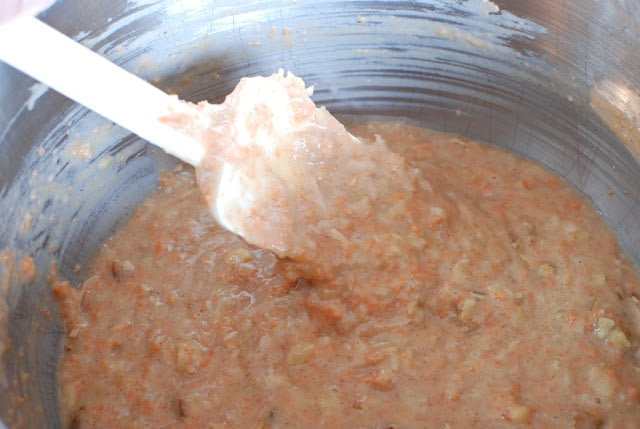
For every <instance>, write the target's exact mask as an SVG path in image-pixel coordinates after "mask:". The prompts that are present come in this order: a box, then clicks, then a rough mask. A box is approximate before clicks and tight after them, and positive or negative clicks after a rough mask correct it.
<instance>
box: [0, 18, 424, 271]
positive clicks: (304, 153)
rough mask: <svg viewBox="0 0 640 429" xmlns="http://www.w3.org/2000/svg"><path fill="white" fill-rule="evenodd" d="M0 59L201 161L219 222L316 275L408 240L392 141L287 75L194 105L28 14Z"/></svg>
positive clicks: (8, 36) (411, 186) (202, 179)
mask: <svg viewBox="0 0 640 429" xmlns="http://www.w3.org/2000/svg"><path fill="white" fill-rule="evenodd" d="M0 59H1V60H4V61H6V62H7V63H9V64H11V65H13V66H14V67H16V68H18V69H20V70H22V71H23V72H25V73H27V74H28V75H30V76H32V77H34V78H35V79H37V80H39V81H41V82H43V83H45V84H47V85H49V86H50V87H51V88H53V89H55V90H57V91H59V92H60V93H62V94H64V95H66V96H68V97H69V98H71V99H73V100H75V101H76V102H78V103H80V104H83V105H84V106H86V107H88V108H89V109H91V110H93V111H95V112H97V113H99V114H100V115H102V116H104V117H105V118H108V119H110V120H112V121H113V122H115V123H117V124H119V125H121V126H123V127H125V128H127V129H128V130H130V131H132V132H134V133H135V134H137V135H138V136H140V137H142V138H143V139H145V140H148V141H149V142H150V143H153V144H155V145H157V146H159V147H161V148H162V149H164V150H165V151H166V152H168V153H170V154H172V155H175V156H176V157H178V158H180V159H181V160H183V161H185V162H187V163H189V164H191V165H193V166H195V167H196V171H197V173H198V183H199V186H200V189H201V190H202V192H203V194H204V195H205V198H206V200H207V203H208V204H209V207H210V208H211V211H212V213H213V215H214V216H215V217H216V219H217V220H218V222H219V223H220V224H221V225H222V226H224V227H225V228H227V229H228V230H230V231H232V232H234V233H236V234H238V235H240V236H242V237H243V238H244V239H245V240H247V241H248V242H250V243H252V244H254V245H257V246H260V247H264V248H267V249H270V250H272V251H274V252H275V253H276V254H278V255H279V256H283V257H284V256H288V257H291V258H294V259H297V260H299V261H302V262H305V263H307V264H308V265H309V266H310V267H312V270H315V271H316V273H312V275H315V274H318V275H320V276H325V277H326V276H328V275H331V273H332V272H333V271H334V270H335V269H337V268H339V267H341V266H344V265H345V264H357V265H365V266H369V265H370V264H371V263H373V262H374V261H373V262H372V261H370V259H371V255H370V252H369V247H368V246H370V245H371V244H370V243H371V242H373V241H376V240H377V241H379V242H381V243H385V244H384V245H385V246H388V245H391V244H390V243H391V242H392V241H393V240H394V239H392V238H389V237H386V236H385V237H386V238H384V240H382V239H380V237H379V235H380V231H383V232H386V231H395V233H394V234H387V235H390V236H393V237H396V238H395V239H397V240H405V239H407V237H408V236H409V235H410V234H411V231H410V230H409V229H408V228H409V227H410V226H411V225H412V223H413V222H414V220H412V218H411V215H410V212H408V211H407V210H406V207H405V206H406V205H407V204H408V203H409V202H410V201H412V199H413V198H412V195H413V193H414V190H415V188H416V183H417V182H416V180H417V176H416V174H415V172H414V171H413V170H412V169H411V168H409V166H408V165H407V164H406V162H405V161H404V159H403V158H402V157H400V156H399V155H397V154H395V153H393V152H392V151H390V150H389V149H388V148H387V147H386V145H385V144H384V142H382V141H377V142H375V143H365V142H363V141H361V140H360V139H358V138H356V137H354V136H352V135H351V134H350V133H349V132H347V130H346V129H345V128H344V126H343V125H342V124H341V123H340V122H339V121H338V120H337V119H336V118H334V117H333V116H332V115H331V114H330V113H329V112H328V111H327V110H325V109H323V108H317V107H316V105H315V104H314V103H313V101H312V100H311V99H310V95H311V92H312V91H311V90H309V89H307V88H306V87H305V84H304V82H303V81H302V80H301V79H299V78H297V77H295V76H293V75H291V74H289V75H286V76H285V75H284V73H283V72H280V73H278V74H275V75H273V76H271V77H268V78H265V77H256V78H250V79H242V80H241V82H240V83H239V84H238V86H237V87H236V89H235V90H234V91H233V92H232V93H231V94H230V95H229V96H228V97H227V99H226V100H225V102H224V103H223V104H221V105H213V104H208V103H200V104H198V105H194V104H190V103H186V102H183V101H180V100H178V98H177V97H173V96H169V95H167V94H166V93H164V92H162V91H160V90H159V89H157V88H155V87H153V86H152V85H150V84H148V83H147V82H145V81H143V80H141V79H139V78H137V77H136V76H134V75H132V74H130V73H128V72H126V71H124V70H123V69H121V68H119V67H117V66H116V65H114V64H112V63H111V62H109V61H108V60H106V59H104V58H102V57H100V56H99V55H97V54H95V53H93V52H92V51H90V50H89V49H87V48H85V47H83V46H81V45H79V44H78V43H76V42H74V41H73V40H71V39H69V38H67V37H66V36H64V35H62V34H61V33H59V32H57V31H56V30H53V29H52V28H50V27H48V26H47V25H45V24H44V23H42V22H40V21H38V20H37V19H35V18H32V17H24V18H19V19H16V20H14V21H12V22H11V23H9V24H6V25H3V26H0ZM374 214H375V215H376V216H375V217H374V216H373V215H374Z"/></svg>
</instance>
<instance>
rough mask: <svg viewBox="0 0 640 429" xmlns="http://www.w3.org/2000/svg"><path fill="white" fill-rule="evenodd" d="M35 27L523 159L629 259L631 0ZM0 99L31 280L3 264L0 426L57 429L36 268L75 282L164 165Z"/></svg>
mask: <svg viewBox="0 0 640 429" xmlns="http://www.w3.org/2000/svg"><path fill="white" fill-rule="evenodd" d="M41 18H42V19H43V20H45V21H47V22H49V23H50V24H51V25H53V26H54V27H56V28H58V29H60V30H62V31H63V32H65V33H67V34H69V35H70V36H72V37H74V38H75V39H76V40H78V41H80V42H82V43H84V44H85V45H87V46H89V47H91V48H92V49H94V50H96V51H98V52H99V53H101V54H102V55H104V56H106V57H108V58H109V59H111V60H113V61H115V62H116V63H118V64H120V65H122V66H123V67H125V68H127V69H129V70H132V71H135V72H136V73H138V74H140V75H141V76H142V77H144V78H145V79H148V80H150V81H153V82H154V83H155V84H157V85H158V86H159V87H161V88H163V89H166V90H169V91H172V92H175V93H178V94H179V95H180V96H181V97H183V98H186V99H189V100H201V99H205V98H206V99H208V100H210V101H213V102H219V101H221V100H222V98H223V96H224V95H225V94H226V93H228V92H229V91H230V90H231V89H232V87H233V86H234V85H235V84H236V82H237V81H238V79H239V78H240V77H242V76H246V75H256V74H270V73H272V72H274V71H276V70H277V69H278V68H284V69H288V70H291V71H293V72H294V73H296V74H297V75H300V76H302V77H303V78H304V79H305V80H306V81H307V83H308V84H312V85H315V88H316V92H315V96H314V98H315V100H316V102H317V103H318V104H320V105H325V106H327V107H328V108H329V109H330V110H331V111H332V112H334V113H335V114H337V115H338V116H339V117H343V118H353V117H355V118H362V117H371V116H376V117H402V118H407V119H409V120H412V121H415V122H417V123H420V124H423V125H426V126H429V127H433V128H436V129H440V130H443V131H451V132H457V133H462V134H465V135H467V136H470V137H474V138H478V139H480V140H483V141H486V142H487V143H489V144H492V145H496V146H499V147H502V148H505V149H507V150H510V151H513V152H515V153H518V154H520V155H522V156H525V157H528V158H531V159H533V160H536V161H538V162H540V163H542V164H544V165H546V166H547V167H549V168H551V169H552V170H554V171H556V172H557V173H558V174H559V175H561V176H562V177H564V178H565V179H566V180H567V181H568V182H569V183H571V184H572V185H573V186H575V187H576V188H578V189H580V190H581V191H582V192H584V193H585V194H586V195H587V196H588V197H589V198H590V199H591V201H593V203H594V204H595V206H596V207H597V208H598V209H599V210H600V211H601V212H602V214H603V216H604V217H605V218H606V219H607V221H608V222H609V223H610V225H611V226H612V227H613V228H614V229H615V230H616V232H617V233H618V235H619V237H620V239H621V240H622V242H623V244H624V245H625V246H626V248H627V249H628V251H629V253H630V254H631V256H632V258H634V259H635V261H636V262H638V261H640V186H639V185H640V166H639V165H638V161H637V158H636V157H635V156H634V153H635V154H636V155H637V154H639V153H640V149H639V148H640V141H639V140H638V139H637V136H638V125H639V123H638V122H637V121H638V120H639V119H638V118H640V116H638V113H639V110H640V108H639V107H638V106H639V105H640V102H639V100H640V98H639V97H638V95H637V93H638V90H639V89H640V74H638V73H636V71H637V70H638V67H640V3H638V2H637V1H635V0H566V1H560V0H537V1H535V2H533V1H518V0H496V1H495V3H492V2H490V1H486V0H456V1H454V0H431V1H397V0H393V1H358V0H353V1H332V0H298V1H294V0H277V1H275V0H274V1H225V0H218V1H216V0H209V1H207V0H188V1H187V0H164V1H162V0H160V1H153V0H129V1H125V0H114V1H110V2H101V1H98V0H61V1H59V2H58V3H57V4H55V5H54V6H53V7H52V8H50V9H49V10H48V11H46V12H45V13H44V14H42V16H41ZM104 84H105V85H109V82H104ZM0 100H2V103H0V250H2V249H10V250H11V252H12V254H13V256H14V258H15V259H16V260H19V259H20V258H21V257H22V256H24V255H32V256H33V257H34V259H35V262H36V267H37V275H36V279H35V281H33V282H32V283H30V284H24V283H25V282H24V281H23V280H21V279H20V276H19V275H18V274H17V272H16V270H10V267H9V264H8V262H7V258H5V259H4V260H3V259H1V258H0V289H2V290H3V291H6V302H7V304H8V306H7V307H6V308H4V306H1V305H0V316H2V317H4V318H5V321H4V322H5V325H6V331H5V332H4V334H5V335H6V336H8V342H7V341H2V342H0V345H4V346H7V349H6V351H5V352H4V355H3V357H2V370H1V371H0V374H4V375H5V377H0V386H2V389H0V390H2V392H1V394H0V415H2V416H3V419H4V421H5V422H8V424H9V425H13V424H14V423H16V422H17V423H20V422H21V423H23V424H24V426H25V427H34V428H35V427H38V428H40V427H59V426H60V422H59V416H58V408H57V407H58V402H57V400H58V393H57V385H56V373H55V371H56V364H57V356H58V354H59V343H60V339H61V335H62V334H63V329H62V326H61V322H60V319H59V317H58V313H57V310H56V306H55V304H54V302H53V299H52V295H51V292H50V286H49V284H48V282H47V277H48V275H49V274H50V272H51V268H50V267H51V263H52V262H53V263H54V264H55V266H56V269H57V272H58V275H59V276H61V277H64V278H67V279H70V280H71V282H72V283H74V284H79V282H80V281H81V279H82V277H83V269H84V267H85V266H86V264H87V263H88V262H89V261H90V260H91V258H92V256H93V255H94V254H95V253H96V251H97V249H98V248H99V247H100V243H101V242H102V241H103V240H105V239H106V237H108V236H109V235H110V233H111V232H112V231H113V230H114V229H115V228H117V226H118V225H119V224H120V223H121V222H122V221H123V220H124V219H126V217H127V216H128V215H129V214H130V213H131V211H132V210H133V209H134V208H135V207H136V205H137V204H138V203H139V202H140V201H141V200H142V199H143V198H144V197H145V196H146V195H147V194H148V193H149V192H151V191H152V190H153V189H154V188H155V187H156V186H157V179H158V174H159V171H160V170H161V169H163V168H167V167H170V166H171V165H172V164H173V163H174V160H172V159H171V158H170V157H168V156H166V155H164V154H162V153H159V152H158V151H157V150H155V149H153V148H152V147H150V146H149V145H147V144H145V143H144V142H142V141H140V140H139V139H137V138H136V137H135V136H132V135H130V134H129V133H127V132H126V131H123V130H121V129H119V128H117V127H115V126H113V124H111V123H109V122H108V121H106V120H104V119H102V118H100V117H98V116H97V115H95V114H93V113H90V112H87V111H86V110H84V109H83V108H81V107H79V106H76V105H74V104H73V103H71V102H70V101H69V100H66V99H65V98H64V97H62V96H60V95H58V94H56V93H54V92H53V91H51V90H47V89H46V88H45V87H43V86H42V85H39V84H37V83H35V82H33V81H32V80H30V79H29V78H27V77H25V76H23V75H21V74H20V73H18V72H16V71H14V70H12V69H10V68H9V67H6V66H3V65H0ZM550 203H551V204H552V203H553V202H550ZM49 315H51V316H50V317H49ZM0 338H4V336H3V335H0Z"/></svg>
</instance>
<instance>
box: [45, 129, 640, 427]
mask: <svg viewBox="0 0 640 429" xmlns="http://www.w3.org/2000/svg"><path fill="white" fill-rule="evenodd" d="M352 131H353V133H354V134H355V135H358V136H361V137H362V139H363V141H365V142H366V144H370V145H376V144H382V142H383V141H384V142H386V145H387V146H389V147H390V148H391V149H392V150H394V151H395V152H396V153H398V154H399V155H401V156H402V157H403V158H404V159H406V162H407V166H408V167H407V170H406V171H408V172H409V173H408V175H407V176H406V177H403V178H402V179H401V183H405V184H410V186H409V185H407V186H408V187H405V188H403V189H404V191H403V192H400V193H398V189H399V188H398V187H393V188H391V189H376V190H375V192H377V193H380V195H382V197H381V199H377V198H376V197H375V195H372V197H371V198H369V199H368V200H367V199H363V200H362V201H361V204H360V205H355V204H354V203H353V202H352V201H351V202H349V204H347V205H345V206H343V207H339V206H335V207H334V208H332V209H331V211H330V212H331V213H332V214H333V215H335V216H336V218H340V219H346V220H345V221H344V223H343V224H340V225H341V226H340V228H335V229H336V231H337V232H338V233H339V234H335V235H333V236H327V237H326V240H324V241H321V246H320V247H319V248H320V249H321V252H320V253H318V255H321V256H322V255H324V256H323V257H325V258H329V259H327V260H329V261H331V263H332V264H334V266H335V268H336V270H335V271H334V272H332V273H331V275H327V273H326V271H324V270H323V269H319V268H318V267H320V268H325V267H326V265H323V264H314V258H309V257H300V258H297V259H296V260H292V259H289V258H278V257H276V256H275V254H274V253H272V251H270V250H264V249H259V248H256V247H253V246H251V245H249V244H247V243H246V242H244V241H243V240H242V239H240V238H238V237H237V236H235V235H233V234H231V233H229V232H227V231H226V230H224V229H222V228H221V227H220V226H218V225H217V224H216V222H215V221H214V220H213V217H212V216H211V214H210V212H209V208H208V206H207V203H206V202H205V200H204V198H203V197H202V196H201V194H200V192H199V191H198V189H197V187H196V185H195V174H194V172H193V171H192V170H191V169H190V168H187V167H184V168H181V169H178V170H176V171H174V172H171V173H168V174H166V175H165V176H164V177H163V179H162V181H161V186H160V189H159V191H158V192H157V193H156V194H155V195H153V196H151V197H150V198H149V199H148V200H147V201H146V202H145V203H143V204H142V205H141V206H140V207H139V209H138V210H137V211H136V213H135V215H134V216H133V217H132V219H131V220H130V221H129V222H128V223H127V224H126V225H125V226H123V227H122V228H121V229H120V230H119V231H118V232H116V234H115V235H114V236H113V238H111V239H110V240H109V241H108V242H107V243H105V245H104V248H103V249H102V250H101V252H100V254H99V255H98V256H97V258H96V260H95V261H94V263H93V265H92V266H91V268H90V270H89V275H88V277H87V279H86V280H85V282H84V283H83V285H82V287H81V288H79V289H77V290H76V289H74V288H71V287H70V286H69V284H68V283H66V282H58V283H56V284H55V286H54V289H53V290H54V294H55V295H56V297H57V298H58V299H59V301H60V305H61V311H62V315H63V317H64V320H65V324H66V329H67V338H66V339H65V341H64V349H63V351H62V352H61V353H62V357H61V363H60V369H59V380H60V392H61V395H60V398H61V404H62V412H63V417H64V422H65V424H66V425H68V426H69V427H82V428H84V427H181V426H182V427H194V428H206V427H209V428H284V427H287V428H290V427H293V428H295V427H300V428H326V427H334V428H381V429H382V428H398V429H400V428H425V427H429V428H487V427H491V428H500V427H512V426H513V425H517V424H521V425H529V426H531V427H563V428H564V427H570V428H572V427H576V428H601V427H602V428H604V427H607V428H618V427H638V425H640V402H639V399H638V388H640V371H639V370H638V359H639V354H638V353H639V352H638V346H639V338H640V337H639V336H640V302H639V299H640V280H639V277H638V274H637V272H636V270H635V268H634V266H633V264H632V263H631V262H630V261H629V259H628V258H627V256H625V254H624V252H623V251H622V249H621V248H620V246H619V244H618V242H617V240H616V238H615V236H614V235H613V234H612V232H611V231H610V230H609V229H608V228H607V227H606V225H605V224H604V222H603V221H602V220H601V219H600V218H599V217H598V215H597V213H596V212H595V210H594V209H593V207H591V206H590V205H589V203H588V202H586V201H585V200H584V199H583V198H582V197H581V196H580V195H579V194H577V193H576V192H575V191H573V190H572V189H570V188H569V187H568V186H567V185H566V184H564V183H563V182H562V181H561V180H560V179H558V178H557V177H555V176H554V175H552V174H551V173H549V172H547V171H545V170H544V169H542V168H541V167H539V166H536V165H534V164H531V163H529V162H526V161H524V160H521V159H519V158H516V157H515V156H513V155H510V154H507V153H504V152H502V151H499V150H497V149H494V148H490V147H487V146H484V145H481V144H478V143H475V142H472V141H469V140H467V139H465V138H461V137H458V136H452V135H444V134H438V133H435V132H431V131H428V130H424V129H419V128H416V127H413V126H410V125H407V124H404V123H370V124H363V125H359V126H356V127H354V128H352ZM376 134H377V135H379V136H380V137H376V136H375V135H376ZM361 174H365V175H366V174H374V172H371V171H369V172H368V173H367V172H366V171H365V172H359V173H358V175H356V176H357V177H361V176H360V175H361ZM372 192H373V191H372ZM380 201H383V202H384V204H383V205H382V206H380V207H377V206H376V204H378V203H379V202H380ZM376 207H377V208H378V210H376ZM354 210H355V211H357V213H355V212H354ZM354 218H357V219H358V222H357V223H355V222H349V219H354ZM342 225H344V228H343V226H342ZM341 228H342V229H341ZM319 240H321V238H319ZM303 247H304V246H303ZM313 249H316V247H313V246H312V247H307V248H306V250H304V252H307V253H304V252H303V253H304V254H305V255H310V254H311V253H309V252H311V251H313ZM341 261H342V262H341Z"/></svg>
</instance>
